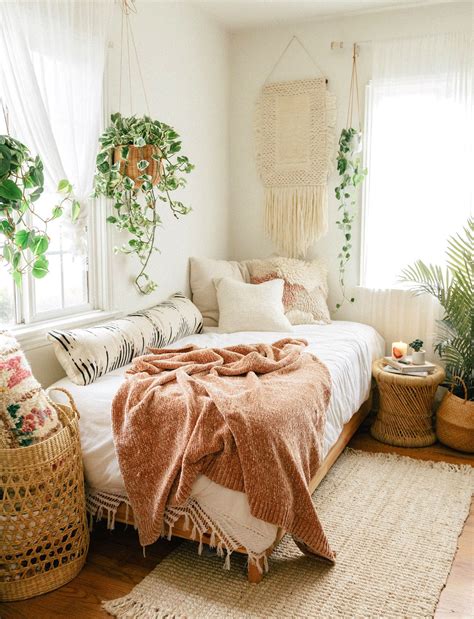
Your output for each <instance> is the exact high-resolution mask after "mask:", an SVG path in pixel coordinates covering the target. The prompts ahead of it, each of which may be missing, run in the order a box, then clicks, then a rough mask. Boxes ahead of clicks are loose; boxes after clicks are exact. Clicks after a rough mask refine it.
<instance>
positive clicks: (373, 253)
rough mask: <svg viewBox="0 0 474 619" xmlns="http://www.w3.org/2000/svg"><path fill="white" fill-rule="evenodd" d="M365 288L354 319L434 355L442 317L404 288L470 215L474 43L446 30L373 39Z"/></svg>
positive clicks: (441, 259) (436, 259) (441, 258)
mask: <svg viewBox="0 0 474 619" xmlns="http://www.w3.org/2000/svg"><path fill="white" fill-rule="evenodd" d="M366 121H367V127H366V129H367V131H366V141H367V145H366V161H367V167H368V169H369V175H368V178H367V181H366V185H365V187H364V205H363V224H362V239H363V247H362V264H361V283H362V286H363V287H362V288H361V289H358V290H357V292H356V295H355V296H356V297H357V302H356V304H355V306H354V307H353V308H352V312H353V313H352V316H353V317H356V315H357V317H358V318H359V319H360V320H361V321H362V322H370V324H372V325H374V327H376V328H377V329H378V330H379V332H380V333H381V334H382V335H383V336H384V338H385V339H386V341H387V343H388V345H390V343H391V342H392V341H395V340H399V339H403V340H404V341H408V342H410V341H411V339H412V338H415V337H420V338H421V339H423V340H424V341H425V342H426V343H427V349H428V350H429V351H431V345H432V341H433V338H432V336H433V332H434V330H435V324H434V323H435V319H436V318H438V317H439V315H440V311H439V309H440V308H439V307H438V304H437V302H435V301H433V299H431V298H429V297H428V296H422V297H417V298H413V296H412V295H411V293H409V292H408V291H406V290H403V289H400V287H401V285H400V282H399V276H400V272H401V270H402V269H403V267H405V266H406V265H408V264H412V263H413V262H414V261H415V260H417V259H420V258H421V259H423V260H424V261H425V262H428V263H429V262H431V263H434V264H444V263H445V249H446V241H447V238H448V236H450V235H451V234H453V233H456V232H458V231H460V230H461V228H462V227H463V225H464V224H465V223H466V220H467V217H468V216H469V214H470V213H472V204H473V201H472V183H471V182H470V180H469V179H471V177H472V152H473V151H472V136H473V127H472V37H471V34H468V33H448V34H438V35H430V36H423V37H417V38H409V39H393V40H388V41H376V42H374V43H373V72H372V80H371V82H370V86H369V88H368V101H367V113H366Z"/></svg>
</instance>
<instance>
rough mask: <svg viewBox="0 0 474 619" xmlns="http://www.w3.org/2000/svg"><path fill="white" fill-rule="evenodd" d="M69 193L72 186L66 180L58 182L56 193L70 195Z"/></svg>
mask: <svg viewBox="0 0 474 619" xmlns="http://www.w3.org/2000/svg"><path fill="white" fill-rule="evenodd" d="M71 191H72V185H71V183H70V182H69V181H68V180H67V178H63V179H62V180H60V181H59V183H58V192H59V193H71Z"/></svg>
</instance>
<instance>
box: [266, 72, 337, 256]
mask: <svg viewBox="0 0 474 619" xmlns="http://www.w3.org/2000/svg"><path fill="white" fill-rule="evenodd" d="M335 124H336V99H335V96H334V95H333V94H331V93H328V92H327V90H326V81H325V79H324V78H314V79H308V80H298V81H291V82H276V83H273V84H268V85H267V86H264V88H263V89H262V92H261V95H260V98H259V101H258V103H257V115H256V146H257V168H258V172H259V174H260V177H261V179H262V182H263V184H264V185H265V230H266V232H267V234H268V235H269V236H270V238H271V239H272V240H273V241H274V243H275V244H276V245H277V247H278V249H279V250H280V251H281V252H282V253H284V254H285V255H287V256H289V257H293V258H296V257H299V256H302V255H304V254H305V252H306V250H307V249H308V247H309V246H310V245H311V244H312V243H313V242H314V241H315V240H317V239H318V238H320V237H321V236H322V235H324V234H325V233H326V232H327V227H328V217H327V178H328V172H329V165H330V161H331V158H332V155H333V152H334V144H335V134H334V127H335Z"/></svg>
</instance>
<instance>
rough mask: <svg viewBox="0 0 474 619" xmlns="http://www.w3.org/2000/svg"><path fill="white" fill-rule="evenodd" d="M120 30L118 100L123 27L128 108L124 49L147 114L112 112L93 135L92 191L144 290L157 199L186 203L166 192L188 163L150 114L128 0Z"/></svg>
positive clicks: (149, 282) (171, 134)
mask: <svg viewBox="0 0 474 619" xmlns="http://www.w3.org/2000/svg"><path fill="white" fill-rule="evenodd" d="M121 8H122V29H121V32H122V35H121V50H120V76H119V78H120V79H119V100H118V106H119V109H121V105H122V58H123V57H124V56H125V54H124V42H123V34H124V32H125V33H126V50H127V55H128V71H127V74H128V76H129V80H128V82H129V83H128V91H129V101H130V112H131V111H132V109H133V92H134V90H133V87H132V83H131V81H130V76H131V75H132V63H131V57H130V50H131V49H133V50H135V60H136V69H137V72H138V75H139V76H140V81H141V84H142V89H143V98H144V102H145V104H146V107H147V109H148V115H147V116H142V117H137V116H134V115H132V114H131V115H130V116H128V117H126V116H122V114H121V113H119V112H117V113H115V114H112V116H111V117H110V120H111V123H110V125H109V126H108V127H107V129H106V130H105V131H104V133H103V134H102V135H101V136H100V138H99V144H100V150H99V154H98V155H97V159H96V174H95V177H94V196H95V197H99V196H104V197H106V198H110V199H112V200H113V203H114V204H113V208H114V213H113V215H110V216H109V217H107V221H108V222H109V223H110V224H112V225H114V226H116V228H118V229H119V230H120V231H121V232H126V233H128V236H129V237H130V238H129V239H128V241H127V242H126V243H124V244H123V245H122V246H121V247H114V252H115V253H117V252H122V253H124V254H126V255H131V256H135V257H137V258H138V260H139V263H140V270H139V272H138V274H137V276H136V277H135V285H136V287H137V289H138V290H139V291H140V292H141V293H142V294H149V293H150V292H152V291H153V290H155V289H156V287H157V284H156V282H154V281H153V279H152V278H151V277H150V275H149V274H148V272H147V270H148V265H149V261H150V258H151V256H152V254H153V252H155V251H159V249H158V247H156V245H155V238H156V229H157V228H158V226H160V225H161V217H160V214H159V212H158V205H159V202H163V203H164V204H166V205H167V206H168V207H169V208H170V209H171V212H172V213H173V215H174V216H175V217H176V218H178V217H179V216H180V215H186V214H187V213H189V212H190V211H191V208H190V207H188V206H185V205H184V204H183V203H182V202H180V201H179V200H176V199H174V198H172V197H171V193H172V192H173V191H175V190H177V189H180V188H182V187H184V186H185V185H186V179H185V177H184V175H185V174H189V173H190V172H191V170H192V169H193V168H194V166H193V165H192V164H191V163H190V162H189V159H188V158H187V157H186V156H185V155H182V154H180V152H181V141H180V139H179V135H178V134H177V133H176V131H175V130H174V129H173V127H170V126H169V125H167V124H165V123H163V122H161V121H159V120H154V119H152V118H151V114H150V112H149V109H150V107H149V105H148V98H147V94H146V89H145V83H144V81H143V75H142V71H141V68H140V62H139V59H138V52H137V46H136V44H135V38H134V35H133V28H132V24H131V22H130V14H131V13H136V12H137V11H136V7H135V2H134V0H121Z"/></svg>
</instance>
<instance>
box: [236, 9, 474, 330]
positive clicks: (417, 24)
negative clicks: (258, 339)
mask: <svg viewBox="0 0 474 619" xmlns="http://www.w3.org/2000/svg"><path fill="white" fill-rule="evenodd" d="M471 27H472V4H471V3H470V2H459V3H453V4H449V5H437V6H431V7H423V8H418V9H405V10H400V11H386V12H379V13H371V14H370V13H365V14H361V15H358V16H352V17H350V18H345V19H338V20H331V21H320V22H312V23H306V24H301V25H299V26H296V27H294V26H288V27H285V28H272V29H258V30H252V31H246V32H238V33H236V34H234V35H233V36H232V39H231V70H232V73H231V76H232V81H231V117H230V119H231V155H230V163H231V219H230V226H231V257H232V258H234V259H246V258H251V257H263V256H266V255H269V254H270V253H272V252H273V251H275V249H274V247H273V246H272V244H271V242H270V241H269V240H268V239H265V236H264V231H263V187H262V184H261V182H260V179H259V178H258V175H257V171H256V166H255V154H254V153H255V151H254V126H253V120H254V105H255V101H256V100H257V97H258V94H259V91H260V89H261V87H262V85H263V83H264V81H265V79H266V77H267V75H268V73H269V72H270V70H271V69H272V67H273V66H274V64H275V62H276V60H277V59H278V57H279V55H280V54H281V52H282V50H283V49H284V48H285V46H286V45H287V43H288V41H289V40H290V38H291V36H292V35H293V34H296V35H297V36H298V37H299V38H300V39H301V40H302V42H303V43H304V45H305V46H306V47H307V49H308V50H309V51H310V53H311V55H312V56H313V57H314V58H315V59H316V61H317V63H318V65H319V66H320V67H321V68H322V69H323V71H324V73H325V75H326V77H327V78H328V79H329V86H328V87H329V89H330V90H331V91H332V92H334V93H335V94H336V96H337V106H338V117H337V128H336V132H337V137H339V134H340V131H341V129H342V127H343V126H344V124H345V121H346V114H347V103H348V95H349V83H350V75H351V69H352V66H351V51H352V50H351V47H352V43H353V42H355V41H362V42H363V43H361V46H360V56H359V78H360V84H361V86H362V87H361V90H362V92H361V99H362V101H361V103H362V114H363V104H364V101H363V95H364V85H365V84H366V83H367V81H368V80H369V78H370V71H371V47H370V43H369V42H367V43H365V42H364V41H370V40H373V39H381V38H391V37H399V36H411V35H423V34H428V33H432V32H439V31H450V30H453V31H454V30H461V29H470V28H471ZM331 41H344V49H343V50H336V51H331V49H330V44H331ZM314 75H315V69H314V67H313V65H312V64H311V61H309V60H308V58H307V56H306V55H305V53H304V51H302V50H301V48H300V47H299V46H298V45H297V44H295V43H293V44H292V46H291V47H290V49H289V50H288V52H287V54H286V55H285V57H284V58H283V59H282V61H281V63H280V65H279V66H278V67H277V69H276V70H275V72H274V73H273V74H272V78H271V79H272V80H274V81H278V80H286V79H300V78H304V77H312V76H314ZM337 178H338V177H337V173H334V172H333V174H332V175H331V177H330V179H329V184H328V188H329V192H328V193H329V196H330V199H329V222H330V223H329V232H328V234H327V236H326V237H325V238H323V239H321V240H320V241H318V242H317V243H316V244H315V245H314V247H313V248H312V249H311V251H310V252H309V256H314V255H321V256H324V257H325V258H326V260H327V261H328V264H329V268H330V278H329V279H330V282H329V283H330V291H331V293H330V307H331V309H332V308H334V303H335V301H336V300H337V299H336V295H337V293H338V287H337V254H338V253H339V248H340V247H341V233H340V231H339V230H338V229H337V227H336V224H335V222H336V219H337V202H336V200H335V198H334V187H335V185H336V183H337ZM387 224H388V225H389V222H387ZM359 259H360V219H358V220H357V221H356V222H355V224H354V234H353V252H352V261H351V263H350V264H349V266H348V269H347V276H346V282H347V283H348V286H349V290H350V288H351V287H353V286H355V285H358V283H359ZM357 309H358V308H357ZM354 310H356V308H354V307H351V306H346V307H345V308H344V310H343V311H341V312H340V313H338V318H345V317H350V316H351V315H352V314H351V312H353V311H354Z"/></svg>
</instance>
